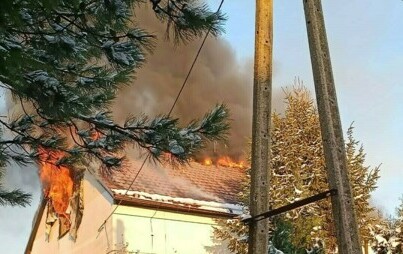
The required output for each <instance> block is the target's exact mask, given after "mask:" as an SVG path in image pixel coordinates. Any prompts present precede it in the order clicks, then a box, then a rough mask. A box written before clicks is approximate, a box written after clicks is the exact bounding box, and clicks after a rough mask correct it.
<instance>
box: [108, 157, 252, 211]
mask: <svg viewBox="0 0 403 254" xmlns="http://www.w3.org/2000/svg"><path fill="white" fill-rule="evenodd" d="M141 163H142V161H138V162H133V163H132V165H131V166H130V168H123V169H121V170H118V171H114V172H113V173H112V175H110V176H108V177H102V182H103V183H104V185H105V186H106V187H107V188H108V189H110V190H111V191H112V194H113V197H114V199H115V200H119V201H124V203H125V205H130V204H131V203H132V205H141V204H144V203H147V204H148V205H146V206H149V205H152V204H153V203H164V204H171V205H174V206H175V209H177V208H178V207H180V206H181V205H182V206H183V205H185V206H186V209H189V207H190V206H192V207H194V208H197V207H198V208H200V207H204V208H206V207H207V206H206V204H207V205H211V207H210V208H206V209H203V210H210V211H215V212H222V213H223V215H224V214H236V213H240V211H235V210H241V207H240V206H238V207H234V206H231V205H237V204H239V193H240V192H241V191H242V186H243V182H244V179H245V175H246V170H245V169H241V168H232V167H222V166H215V165H211V166H205V165H202V164H199V163H197V162H189V163H188V164H185V165H184V166H181V167H178V168H174V167H172V166H171V165H161V164H159V163H146V164H145V165H144V167H143V169H142V170H141V171H140V173H139V170H140V168H141ZM137 174H138V176H137V178H136V180H135V181H134V182H133V180H134V179H135V177H136V175H137ZM132 182H133V184H132ZM131 184H132V185H131ZM131 201H132V202H131ZM136 201H137V202H136ZM139 201H141V202H140V203H139ZM133 202H134V203H133ZM220 204H221V207H222V208H225V209H224V210H223V209H221V210H220V209H217V207H219V206H220ZM158 205H159V206H160V204H158ZM166 208H169V207H166ZM171 208H172V207H171ZM199 210H200V209H199Z"/></svg>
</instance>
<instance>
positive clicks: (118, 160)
mask: <svg viewBox="0 0 403 254" xmlns="http://www.w3.org/2000/svg"><path fill="white" fill-rule="evenodd" d="M140 5H148V7H149V8H152V10H153V11H154V13H155V15H156V18H158V19H160V20H161V22H166V24H167V34H168V36H169V37H171V38H173V40H174V41H175V42H186V41H188V40H191V39H193V38H195V37H199V36H201V35H202V34H203V33H205V32H207V31H210V33H211V34H212V35H213V36H216V35H218V34H220V33H221V32H222V24H223V21H224V19H225V18H224V16H223V14H222V13H220V12H218V13H215V12H211V11H210V10H209V9H208V7H207V6H206V5H205V4H201V3H200V2H199V1H193V0H158V1H156V0H150V1H144V0H2V1H0V86H1V87H2V89H4V90H6V91H8V92H9V93H10V94H11V95H12V97H13V99H14V100H13V102H14V104H20V107H21V113H20V115H18V116H16V117H11V116H9V117H8V118H1V119H0V127H1V129H3V130H6V131H7V132H8V133H7V135H4V136H7V137H10V138H6V137H4V136H2V137H1V139H0V146H1V148H2V149H1V152H0V156H1V157H2V158H1V159H2V161H4V162H10V161H15V162H17V163H21V164H27V163H32V162H35V161H38V159H39V157H40V155H41V153H43V152H42V151H44V150H46V151H54V152H59V153H62V154H64V156H62V158H61V159H60V160H59V161H57V162H56V164H57V165H67V166H68V165H73V166H74V165H75V164H77V163H80V162H81V161H82V159H83V158H84V157H85V158H90V159H95V160H98V161H100V162H101V164H102V165H103V167H102V169H103V170H104V172H106V173H108V172H110V170H112V169H115V168H119V167H120V166H121V165H122V160H123V159H124V153H123V149H124V147H125V146H127V145H128V144H136V145H137V146H138V147H140V148H141V149H144V150H146V151H147V152H148V153H149V154H150V155H151V157H152V158H154V159H159V158H161V155H162V154H166V153H168V154H170V158H171V159H174V160H175V161H178V162H184V161H186V160H188V159H189V158H190V157H191V156H192V155H193V154H194V153H196V152H197V151H198V150H199V149H200V148H201V147H203V144H204V143H205V142H206V141H207V140H217V139H221V138H224V137H225V135H226V131H227V129H228V121H227V119H228V110H227V109H226V107H225V106H223V105H218V106H217V107H216V108H214V109H213V110H211V111H210V112H209V113H207V114H206V115H205V116H204V117H203V118H202V119H201V120H200V121H196V120H195V121H192V122H191V123H189V124H188V125H185V126H180V125H179V123H178V119H176V118H172V117H171V116H169V115H162V116H159V117H156V118H154V119H149V118H147V117H146V116H139V117H133V116H128V118H127V120H126V121H125V122H124V123H117V122H114V120H113V118H112V116H111V113H110V109H109V105H110V104H111V102H112V100H114V99H115V96H116V93H117V90H118V89H119V88H121V87H122V86H125V85H128V84H130V82H131V81H132V78H133V77H134V73H135V71H136V69H138V68H140V67H141V64H142V63H143V62H144V61H145V59H146V53H147V51H152V48H153V41H154V40H155V39H156V37H155V36H154V35H153V34H150V33H149V32H147V31H145V30H144V29H142V28H141V26H140V25H141V24H138V22H136V17H135V15H134V14H135V11H136V9H137V8H138V7H139V6H140ZM161 85H166V84H161ZM134 113H135V112H134ZM42 157H43V156H42ZM0 166H4V165H0ZM11 194H15V195H16V196H15V197H17V196H19V194H21V193H19V192H11V193H9V195H11ZM8 197H9V196H8ZM19 197H21V196H19ZM4 200H6V199H4ZM8 200H9V201H10V199H8ZM25 200H26V199H25ZM9 201H8V202H7V203H10V202H9ZM2 204H4V202H3V203H2Z"/></svg>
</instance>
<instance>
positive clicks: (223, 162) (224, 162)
mask: <svg viewBox="0 0 403 254" xmlns="http://www.w3.org/2000/svg"><path fill="white" fill-rule="evenodd" d="M215 164H216V165H218V166H222V167H231V168H246V167H247V165H246V163H245V162H244V161H238V162H236V161H234V160H232V159H231V158H230V157H229V156H222V157H220V158H218V159H217V161H216V162H215ZM203 165H205V166H211V165H213V160H212V159H211V158H205V159H204V160H203Z"/></svg>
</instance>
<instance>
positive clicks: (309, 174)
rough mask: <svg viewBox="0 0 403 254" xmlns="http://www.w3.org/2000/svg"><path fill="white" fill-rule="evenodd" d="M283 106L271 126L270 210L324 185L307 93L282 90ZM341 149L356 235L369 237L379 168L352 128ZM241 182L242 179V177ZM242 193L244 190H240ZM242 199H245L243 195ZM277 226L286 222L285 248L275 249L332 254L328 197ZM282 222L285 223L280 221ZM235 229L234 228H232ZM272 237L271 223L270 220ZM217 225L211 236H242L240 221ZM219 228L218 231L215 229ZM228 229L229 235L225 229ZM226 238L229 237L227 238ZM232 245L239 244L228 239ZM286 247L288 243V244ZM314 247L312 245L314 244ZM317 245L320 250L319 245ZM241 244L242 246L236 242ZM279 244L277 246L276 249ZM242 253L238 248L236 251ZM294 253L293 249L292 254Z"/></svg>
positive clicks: (317, 133)
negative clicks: (352, 200)
mask: <svg viewBox="0 0 403 254" xmlns="http://www.w3.org/2000/svg"><path fill="white" fill-rule="evenodd" d="M285 103H286V110H285V112H284V114H277V113H275V114H273V118H272V119H273V124H272V136H271V138H272V145H271V152H272V161H271V170H272V171H271V178H270V207H271V209H274V208H278V207H281V206H284V205H286V204H289V203H292V202H295V201H297V200H300V199H303V198H307V197H310V196H312V195H315V194H318V193H320V192H323V191H326V190H328V189H329V187H328V183H327V176H326V171H325V163H324V155H323V149H322V139H321V133H320V123H319V116H318V112H317V110H316V108H315V105H314V101H313V100H312V98H311V97H310V94H309V92H308V90H307V89H306V88H304V87H303V86H300V87H295V88H294V89H293V90H291V91H286V97H285ZM347 136H348V140H347V142H346V151H347V159H348V166H349V172H350V175H351V184H352V187H353V194H354V197H355V209H356V212H357V218H358V225H359V229H360V234H361V235H362V238H363V239H368V238H370V235H369V227H370V225H372V223H373V219H372V218H371V217H370V213H371V212H372V210H373V209H372V208H371V206H370V205H369V199H370V193H371V192H372V191H373V190H374V189H375V188H376V181H377V179H378V177H379V176H378V173H379V168H374V169H371V168H369V167H367V166H365V154H364V150H363V148H362V146H359V142H357V141H356V140H355V139H354V138H353V128H352V127H350V128H349V130H348V132H347ZM246 181H247V180H246ZM245 193H246V194H248V192H245ZM244 199H246V198H244ZM281 218H282V220H283V221H282V223H277V225H280V226H281V227H284V225H287V223H290V224H289V225H290V226H289V229H288V230H290V231H291V232H292V233H290V234H288V235H287V237H289V240H287V241H288V242H289V243H290V244H289V245H288V247H285V246H276V242H275V241H274V242H273V244H274V247H276V248H278V249H279V250H281V251H285V250H286V249H287V248H288V249H290V248H292V249H293V250H295V251H298V250H304V249H309V250H311V251H312V253H315V252H317V253H320V252H323V251H325V253H332V252H333V251H334V250H335V248H336V238H335V234H334V228H333V222H332V215H331V204H330V200H322V201H320V202H316V203H313V204H310V205H307V206H304V207H301V208H298V209H295V210H292V211H290V212H287V213H286V214H284V215H283V216H282V217H281ZM284 223H285V224H284ZM237 227H238V228H237ZM272 228H273V230H272V234H273V235H272V237H274V236H275V235H274V233H275V232H278V231H276V223H272ZM228 229H229V231H227V227H226V226H224V227H222V228H221V229H220V228H218V229H217V230H216V231H217V236H218V237H221V238H222V236H225V237H226V239H230V241H232V242H233V241H236V240H237V237H234V233H235V232H237V231H238V232H242V234H244V235H245V234H246V232H245V226H244V225H242V223H237V222H233V221H231V227H228ZM220 230H221V235H220V234H219V233H218V231H220ZM223 232H227V233H226V234H225V233H223ZM228 232H230V234H229V233H228ZM231 236H232V238H230V237H231ZM232 246H241V245H239V244H238V245H236V244H235V243H232ZM290 246H291V247H290ZM315 246H316V247H315ZM322 247H323V248H322ZM242 248H245V246H242ZM281 248H283V249H281ZM236 253H242V252H236ZM296 253H298V252H296Z"/></svg>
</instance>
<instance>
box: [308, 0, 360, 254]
mask: <svg viewBox="0 0 403 254" xmlns="http://www.w3.org/2000/svg"><path fill="white" fill-rule="evenodd" d="M303 3H304V9H305V19H306V25H307V30H308V40H309V49H310V52H311V62H312V70H313V76H314V81H315V91H316V99H317V102H318V111H319V119H320V125H321V133H322V141H323V149H324V153H325V162H326V170H327V176H328V181H329V185H330V188H331V189H337V193H338V195H337V196H333V197H332V211H333V219H334V223H335V228H336V236H337V242H338V250H339V253H341V254H361V253H362V248H361V245H360V241H359V236H358V227H357V222H356V218H355V211H354V199H353V196H352V192H351V186H350V182H349V179H348V171H347V162H346V153H345V148H344V140H343V131H342V127H341V121H340V114H339V109H338V105H337V98H336V89H335V84H334V80H333V73H332V66H331V61H330V54H329V46H328V42H327V37H326V30H325V22H324V18H323V12H322V5H321V1H320V0H303Z"/></svg>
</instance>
